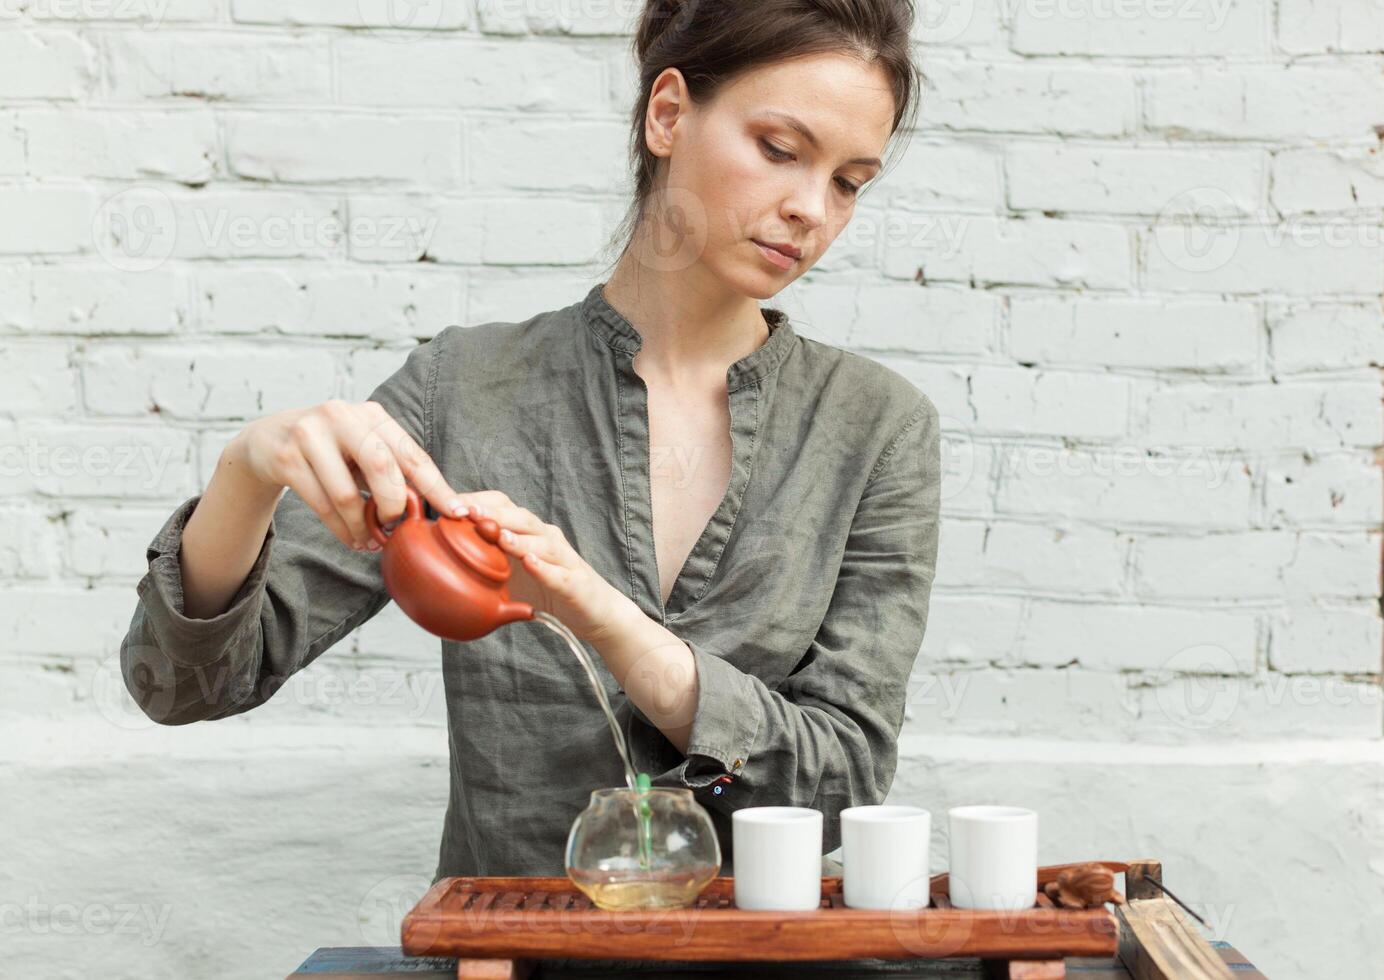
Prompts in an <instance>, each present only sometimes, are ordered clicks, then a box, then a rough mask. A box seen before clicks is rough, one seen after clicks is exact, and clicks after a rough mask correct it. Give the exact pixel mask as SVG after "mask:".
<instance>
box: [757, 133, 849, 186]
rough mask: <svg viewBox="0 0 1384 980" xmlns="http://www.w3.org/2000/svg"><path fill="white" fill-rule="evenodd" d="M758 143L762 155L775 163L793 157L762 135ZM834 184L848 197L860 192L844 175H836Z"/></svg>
mask: <svg viewBox="0 0 1384 980" xmlns="http://www.w3.org/2000/svg"><path fill="white" fill-rule="evenodd" d="M759 145H760V146H761V147H763V149H764V155H765V156H767V157H768V158H769V159H770V160H773V161H774V162H775V163H783V162H785V161H787V160H791V159H793V154H791V153H788V152H785V151H784V150H780V149H779V148H778V147H777V146H775V145H774V144H773V143H770V142H769V141H768V140H766V139H764V138H763V137H760V140H759ZM836 184H837V186H838V187H840V188H841V190H842V191H843V192H844V193H845V194H847V195H849V196H850V197H855V196H856V195H857V194H859V193H860V188H859V187H858V186H857V185H855V184H852V183H851V182H850V181H849V180H846V179H845V178H844V177H837V178H836Z"/></svg>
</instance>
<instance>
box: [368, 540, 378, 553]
mask: <svg viewBox="0 0 1384 980" xmlns="http://www.w3.org/2000/svg"><path fill="white" fill-rule="evenodd" d="M365 547H366V548H368V549H369V550H371V551H379V550H380V543H379V542H378V541H371V542H370V543H369V544H367V545H366V546H365Z"/></svg>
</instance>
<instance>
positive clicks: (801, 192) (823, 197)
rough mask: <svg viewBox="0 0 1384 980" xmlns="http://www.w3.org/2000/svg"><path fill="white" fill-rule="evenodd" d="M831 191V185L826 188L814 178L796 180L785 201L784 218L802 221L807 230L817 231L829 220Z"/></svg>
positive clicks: (790, 220) (790, 221)
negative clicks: (828, 205)
mask: <svg viewBox="0 0 1384 980" xmlns="http://www.w3.org/2000/svg"><path fill="white" fill-rule="evenodd" d="M828 184H830V181H828ZM829 193H830V188H829V187H826V188H824V187H822V186H821V185H820V184H819V183H817V182H816V181H814V180H802V181H798V182H795V183H794V184H793V185H792V188H791V193H789V195H788V197H787V198H785V199H784V202H783V218H784V220H785V221H787V222H789V223H792V222H793V221H794V220H797V221H800V222H802V224H803V227H804V228H805V229H806V230H807V231H815V230H816V229H817V228H818V227H820V226H821V225H822V223H823V222H825V221H826V220H827V194H829Z"/></svg>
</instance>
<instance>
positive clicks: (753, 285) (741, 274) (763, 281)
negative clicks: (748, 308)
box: [715, 242, 797, 300]
mask: <svg viewBox="0 0 1384 980" xmlns="http://www.w3.org/2000/svg"><path fill="white" fill-rule="evenodd" d="M749 247H750V250H751V255H750V257H749V260H748V261H746V260H744V259H743V258H739V257H737V259H736V261H734V262H731V263H724V264H719V263H718V266H717V268H716V269H715V272H716V275H717V276H718V277H719V278H720V279H721V281H722V282H724V283H725V284H726V286H727V287H728V288H730V289H733V290H735V292H737V293H740V294H741V295H744V296H749V297H751V298H753V299H757V300H766V299H771V298H773V297H774V296H776V295H778V294H779V293H781V292H782V291H783V290H784V288H785V287H786V286H787V285H788V284H789V283H791V282H792V281H793V280H794V279H796V278H797V275H789V274H788V273H787V272H785V271H780V270H777V269H769V268H765V265H764V260H763V259H762V258H761V257H760V255H759V251H758V249H756V248H755V246H754V243H753V242H751V243H749Z"/></svg>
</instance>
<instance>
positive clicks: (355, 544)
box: [351, 541, 360, 551]
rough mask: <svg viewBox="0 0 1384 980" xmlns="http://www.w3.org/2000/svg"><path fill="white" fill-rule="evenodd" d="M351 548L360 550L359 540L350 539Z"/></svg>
mask: <svg viewBox="0 0 1384 980" xmlns="http://www.w3.org/2000/svg"><path fill="white" fill-rule="evenodd" d="M351 550H352V551H359V550H360V542H359V541H352V542H351Z"/></svg>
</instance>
